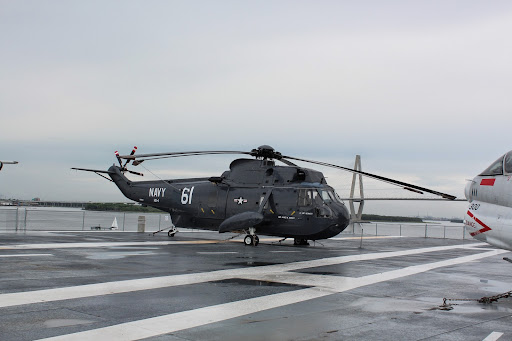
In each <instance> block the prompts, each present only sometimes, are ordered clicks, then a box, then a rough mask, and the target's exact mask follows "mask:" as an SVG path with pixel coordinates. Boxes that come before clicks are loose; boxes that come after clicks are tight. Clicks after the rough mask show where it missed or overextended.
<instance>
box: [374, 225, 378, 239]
mask: <svg viewBox="0 0 512 341" xmlns="http://www.w3.org/2000/svg"><path fill="white" fill-rule="evenodd" d="M375 235H376V236H378V234H377V223H375Z"/></svg>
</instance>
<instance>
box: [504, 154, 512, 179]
mask: <svg viewBox="0 0 512 341" xmlns="http://www.w3.org/2000/svg"><path fill="white" fill-rule="evenodd" d="M505 173H507V174H510V173H512V150H511V151H510V152H508V153H507V155H506V156H505Z"/></svg>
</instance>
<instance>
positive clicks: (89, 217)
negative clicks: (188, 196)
mask: <svg viewBox="0 0 512 341" xmlns="http://www.w3.org/2000/svg"><path fill="white" fill-rule="evenodd" d="M139 216H145V217H146V231H157V230H159V229H161V228H166V227H169V226H170V225H171V218H170V216H169V214H168V213H167V214H166V213H164V212H162V213H161V214H160V213H141V212H103V211H101V212H100V211H85V210H82V209H79V208H46V207H45V208H33V207H5V208H4V207H2V208H0V231H48V230H52V231H77V230H88V231H90V230H91V229H94V228H96V227H100V228H101V229H110V227H111V226H112V223H113V222H114V218H115V219H116V220H117V226H118V227H119V228H118V230H120V231H133V232H136V231H137V225H138V217H139Z"/></svg>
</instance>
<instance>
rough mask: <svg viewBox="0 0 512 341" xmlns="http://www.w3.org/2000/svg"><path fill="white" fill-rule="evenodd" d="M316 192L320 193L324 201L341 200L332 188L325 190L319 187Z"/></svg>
mask: <svg viewBox="0 0 512 341" xmlns="http://www.w3.org/2000/svg"><path fill="white" fill-rule="evenodd" d="M318 193H320V196H321V197H322V200H323V201H324V202H325V203H330V202H338V203H339V202H341V200H340V198H339V197H338V194H336V193H335V192H334V191H332V190H326V189H319V190H318Z"/></svg>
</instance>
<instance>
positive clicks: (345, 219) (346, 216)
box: [338, 206, 350, 227]
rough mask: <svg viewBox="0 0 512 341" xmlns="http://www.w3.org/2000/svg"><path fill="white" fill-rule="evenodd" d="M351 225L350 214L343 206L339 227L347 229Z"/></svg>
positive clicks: (339, 214) (339, 215) (339, 217)
mask: <svg viewBox="0 0 512 341" xmlns="http://www.w3.org/2000/svg"><path fill="white" fill-rule="evenodd" d="M349 223H350V213H349V212H348V209H347V208H346V207H345V206H342V207H341V209H340V210H339V212H338V225H339V226H343V227H346V226H347V225H348V224H349Z"/></svg>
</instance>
